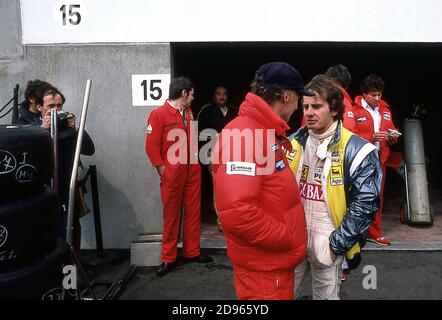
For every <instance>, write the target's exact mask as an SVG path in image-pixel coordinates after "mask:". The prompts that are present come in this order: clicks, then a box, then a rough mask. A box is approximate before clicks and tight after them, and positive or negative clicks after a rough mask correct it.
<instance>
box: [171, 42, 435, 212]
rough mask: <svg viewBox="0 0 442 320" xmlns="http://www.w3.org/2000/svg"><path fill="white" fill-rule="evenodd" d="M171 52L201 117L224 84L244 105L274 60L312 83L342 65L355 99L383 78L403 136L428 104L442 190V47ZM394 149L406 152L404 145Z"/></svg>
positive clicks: (206, 46)
mask: <svg viewBox="0 0 442 320" xmlns="http://www.w3.org/2000/svg"><path fill="white" fill-rule="evenodd" d="M171 51H172V59H173V64H172V69H173V70H174V74H175V75H177V76H178V75H185V76H188V77H190V78H191V79H192V80H193V82H194V84H195V87H196V88H195V91H196V94H195V101H194V104H193V109H194V113H195V114H197V113H198V111H199V110H200V108H201V106H203V105H205V104H206V103H208V102H209V101H210V97H211V92H212V90H213V88H214V87H215V86H216V85H218V84H226V85H227V86H228V87H229V89H230V92H231V97H233V102H234V103H238V104H239V103H240V102H241V101H242V99H243V97H244V95H245V94H246V93H247V91H248V88H249V84H250V82H251V80H252V78H253V75H254V72H255V71H256V70H257V69H258V67H259V66H260V65H262V64H263V63H266V62H270V61H285V62H288V63H290V64H292V65H293V66H295V67H296V68H297V69H298V71H299V72H300V73H301V75H302V77H303V78H304V82H306V83H307V82H308V81H309V80H310V79H311V78H312V77H313V76H314V75H316V74H318V73H323V72H325V70H326V69H327V68H328V67H329V66H332V65H335V64H339V63H342V64H344V65H346V66H347V67H348V69H349V70H350V72H351V74H352V83H351V85H350V88H349V90H348V91H349V93H350V95H351V96H352V98H354V97H355V96H356V95H358V94H359V83H360V81H361V80H362V79H363V78H364V77H365V76H367V75H368V74H370V73H376V74H378V75H379V76H381V77H382V78H383V79H384V81H385V84H386V90H385V93H384V96H383V98H384V99H385V100H386V101H387V102H388V103H389V104H390V106H391V109H392V114H393V119H394V122H395V125H396V127H397V128H398V129H399V130H400V131H402V129H403V121H404V119H405V118H406V117H407V116H409V114H410V113H411V111H412V106H413V105H414V104H424V105H425V107H426V109H427V114H425V115H423V116H422V117H421V120H422V122H423V128H424V132H423V134H424V141H425V153H426V157H427V159H428V161H429V165H428V167H427V175H428V180H429V185H430V189H431V188H433V187H442V169H441V165H440V163H442V157H441V155H440V152H438V149H439V147H438V145H439V144H440V142H439V141H437V139H438V137H439V136H440V133H439V130H438V128H440V127H441V123H440V122H442V108H441V106H440V101H439V100H440V99H439V96H440V95H439V93H438V92H439V91H440V88H439V86H440V84H441V81H440V80H439V79H440V78H441V77H442V59H441V57H442V44H441V43H434V44H432V43H332V42H317V43H315V42H313V43H300V42H241V43H239V42H222V43H219V42H213V43H172V44H171ZM301 117H302V114H301V113H300V112H299V111H297V112H296V113H295V114H294V115H293V117H292V119H291V120H290V125H291V127H292V129H297V128H298V127H299V123H300V120H301ZM393 150H397V151H401V150H403V143H402V141H400V142H399V143H398V144H397V145H395V146H394V147H393ZM398 179H399V180H398ZM398 181H399V182H401V181H400V178H398V177H397V176H396V175H395V174H394V173H392V172H388V173H387V185H386V190H388V189H389V188H395V186H396V185H397V183H398ZM205 187H206V186H205ZM203 219H204V213H203Z"/></svg>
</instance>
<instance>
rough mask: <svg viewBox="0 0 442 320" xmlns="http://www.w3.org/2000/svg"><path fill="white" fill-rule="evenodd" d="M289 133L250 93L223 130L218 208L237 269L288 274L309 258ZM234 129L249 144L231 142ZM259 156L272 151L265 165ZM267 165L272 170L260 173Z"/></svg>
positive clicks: (216, 165) (216, 166)
mask: <svg viewBox="0 0 442 320" xmlns="http://www.w3.org/2000/svg"><path fill="white" fill-rule="evenodd" d="M267 129H273V131H268V130H267ZM288 129H289V126H288V125H287V123H286V122H285V121H284V120H283V119H282V118H281V117H280V116H279V115H278V114H277V113H276V112H275V111H274V110H273V109H272V108H271V107H270V106H269V105H268V104H267V103H266V102H265V101H264V100H263V99H261V98H260V97H259V96H257V95H255V94H253V93H248V94H247V96H246V98H245V101H244V102H243V103H242V104H241V106H240V109H239V114H238V117H236V118H235V119H234V120H232V121H231V122H230V123H229V124H227V126H226V127H225V128H224V129H223V130H222V132H221V134H220V135H219V138H218V141H217V144H216V145H215V148H214V151H213V153H212V161H213V171H214V186H215V193H216V206H217V208H218V211H219V217H220V219H221V224H222V227H223V231H224V235H225V237H226V239H227V254H228V256H229V257H230V259H231V260H232V262H233V264H234V265H239V266H241V267H244V268H248V269H252V270H258V271H272V270H288V269H293V268H294V267H295V266H296V265H297V264H299V263H300V262H301V261H302V260H303V259H304V257H305V254H306V246H307V231H306V225H305V216H304V209H303V206H302V203H301V199H300V195H299V189H298V185H297V183H296V181H295V177H294V175H293V173H292V172H291V170H290V168H289V166H288V163H287V159H286V157H285V151H284V149H283V148H282V144H284V146H285V147H286V148H290V149H291V145H290V143H289V141H288V140H287V138H285V132H286V131H287V130H288ZM231 130H236V131H237V132H243V133H245V136H248V137H249V140H248V141H247V139H246V138H245V139H240V140H241V141H240V143H239V144H235V142H233V143H232V140H234V139H231V138H230V134H231V133H232V131H231ZM261 132H263V134H261ZM260 137H263V138H260ZM272 140H273V141H272ZM257 152H264V153H267V154H266V156H267V158H266V159H267V161H266V162H265V163H263V161H258V159H257V157H256V154H257ZM235 154H236V156H235ZM269 163H270V164H271V165H272V166H271V167H270V166H267V165H268V164H269ZM264 167H266V168H270V170H265V171H266V173H265V174H261V173H262V172H261V171H260V169H262V168H264Z"/></svg>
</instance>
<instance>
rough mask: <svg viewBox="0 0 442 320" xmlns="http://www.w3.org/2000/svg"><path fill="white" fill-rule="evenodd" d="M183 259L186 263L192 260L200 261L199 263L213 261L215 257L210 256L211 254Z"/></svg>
mask: <svg viewBox="0 0 442 320" xmlns="http://www.w3.org/2000/svg"><path fill="white" fill-rule="evenodd" d="M183 261H184V262H185V263H190V262H198V263H209V262H213V258H212V257H209V256H202V255H199V256H196V257H193V258H183Z"/></svg>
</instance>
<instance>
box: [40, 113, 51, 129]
mask: <svg viewBox="0 0 442 320" xmlns="http://www.w3.org/2000/svg"><path fill="white" fill-rule="evenodd" d="M41 120H42V124H41V126H42V127H43V128H46V129H49V128H50V127H51V110H48V111H46V113H45V114H44V115H43V117H42V118H41Z"/></svg>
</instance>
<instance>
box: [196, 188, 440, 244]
mask: <svg viewBox="0 0 442 320" xmlns="http://www.w3.org/2000/svg"><path fill="white" fill-rule="evenodd" d="M401 202H402V191H401V190H398V189H396V188H395V187H394V186H391V187H389V188H386V190H385V198H384V208H383V215H382V220H381V227H382V230H383V233H384V236H385V237H386V238H388V239H389V240H390V241H391V243H392V244H391V246H389V247H379V246H377V245H376V244H374V243H371V242H368V243H367V245H366V246H365V248H364V250H394V251H395V250H442V189H433V190H431V191H430V204H431V205H432V206H433V208H434V211H435V212H434V223H433V225H432V226H428V227H421V226H410V225H405V224H402V223H401V222H400V220H399V209H400V206H401ZM215 222H216V220H215V219H214V218H213V217H206V218H205V219H204V220H203V223H202V227H201V245H202V247H204V248H219V249H225V248H226V242H225V239H224V237H223V234H222V233H220V232H219V231H218V228H217V227H216V224H215Z"/></svg>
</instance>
